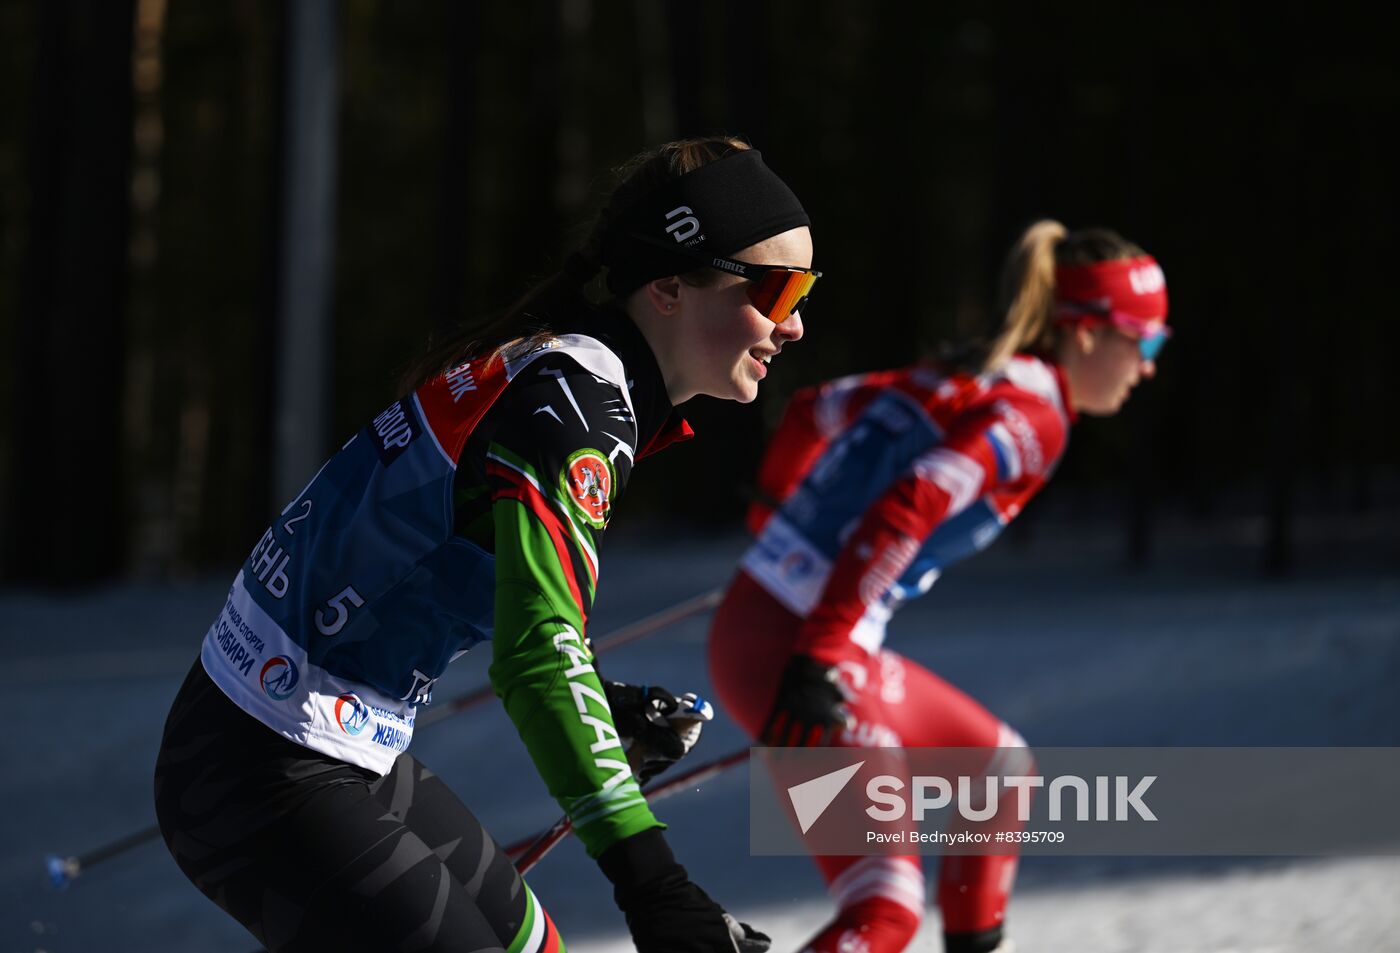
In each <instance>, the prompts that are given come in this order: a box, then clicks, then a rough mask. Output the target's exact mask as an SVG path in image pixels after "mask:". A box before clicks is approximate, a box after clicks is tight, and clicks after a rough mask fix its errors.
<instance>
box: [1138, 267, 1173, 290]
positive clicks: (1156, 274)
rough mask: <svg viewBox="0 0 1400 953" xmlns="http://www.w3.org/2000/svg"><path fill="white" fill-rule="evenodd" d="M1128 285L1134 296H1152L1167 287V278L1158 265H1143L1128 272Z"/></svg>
mask: <svg viewBox="0 0 1400 953" xmlns="http://www.w3.org/2000/svg"><path fill="white" fill-rule="evenodd" d="M1128 283H1129V284H1131V285H1132V286H1133V292H1134V293H1135V294H1140V295H1153V294H1156V293H1157V292H1159V291H1161V290H1162V289H1163V288H1165V287H1166V286H1167V276H1166V275H1164V274H1162V268H1161V266H1160V265H1145V266H1143V267H1142V268H1134V269H1132V270H1131V271H1129V272H1128Z"/></svg>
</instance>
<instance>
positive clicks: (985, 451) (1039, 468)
mask: <svg viewBox="0 0 1400 953" xmlns="http://www.w3.org/2000/svg"><path fill="white" fill-rule="evenodd" d="M1064 431H1065V428H1064V423H1063V420H1062V418H1060V416H1059V415H1058V413H1057V412H1056V411H1055V410H1054V409H1053V408H1050V407H1048V406H1046V405H1043V404H1041V405H1039V406H1038V407H1035V408H1028V407H1026V406H1024V405H1020V406H1013V405H1012V404H1010V403H1009V402H1008V401H1006V400H998V401H996V402H995V403H992V404H984V405H982V406H980V407H979V408H976V409H970V411H969V413H967V414H965V415H964V416H963V417H962V418H961V419H960V420H959V421H958V422H957V424H956V425H955V426H954V427H953V428H952V429H950V431H949V432H948V434H947V435H946V436H945V438H944V440H943V442H942V443H940V444H939V445H938V446H937V447H935V448H933V449H932V450H930V451H928V452H927V453H925V454H924V455H922V456H921V457H919V458H918V459H916V460H915V461H914V462H913V464H912V465H911V466H910V467H909V469H908V471H906V472H905V473H904V475H903V476H901V477H900V478H899V479H898V480H895V481H894V482H893V483H892V484H890V486H889V487H887V488H886V490H885V491H884V493H882V494H881V495H880V496H878V497H876V499H875V501H874V503H872V504H871V506H870V508H869V509H867V510H866V511H865V515H864V516H863V517H862V518H861V521H860V522H859V523H858V524H857V525H856V528H855V530H854V531H853V532H852V533H851V535H850V536H849V537H848V538H847V539H846V542H845V544H844V545H843V546H842V548H841V552H840V553H839V554H838V555H837V557H836V561H835V563H834V565H833V566H832V569H831V575H830V576H829V577H828V579H827V583H826V588H825V590H824V591H823V592H822V597H821V599H820V601H819V602H818V603H817V605H816V607H815V608H814V609H813V610H812V612H811V614H810V615H809V616H808V617H807V620H806V621H805V622H804V623H803V627H802V631H801V633H800V634H799V636H798V641H797V645H796V647H795V651H796V652H799V653H802V654H805V655H809V656H811V657H812V658H815V659H817V660H818V661H820V662H823V663H826V664H829V665H835V664H837V663H839V662H841V661H843V660H844V659H846V658H849V657H850V655H851V653H852V652H853V651H856V650H857V649H856V646H855V643H853V642H852V641H851V638H850V636H851V631H852V630H853V629H854V628H855V627H856V624H857V623H858V622H859V621H860V620H861V618H862V617H863V616H864V615H865V612H866V609H867V608H868V607H869V606H870V605H872V604H873V603H875V602H877V601H879V600H880V599H882V598H883V597H884V595H885V594H886V593H887V592H888V591H889V589H890V587H891V586H893V585H894V584H895V582H897V581H898V580H899V578H900V577H901V576H902V575H903V574H904V572H905V571H906V570H907V569H908V568H909V564H910V563H911V562H913V560H914V557H915V556H917V555H918V552H919V549H920V548H921V547H922V546H923V544H924V541H925V540H926V539H927V538H928V537H929V535H930V534H931V533H933V531H934V530H935V529H937V528H938V525H939V524H940V523H942V522H943V521H944V520H945V519H948V518H949V517H952V516H955V515H957V514H958V513H960V512H962V511H963V510H964V509H966V508H967V507H968V506H969V505H971V504H972V503H973V502H974V501H975V500H977V499H978V498H979V497H981V496H983V495H984V494H986V493H987V492H989V491H991V490H994V489H999V488H1009V487H1011V486H1020V485H1024V486H1032V485H1037V484H1038V483H1043V482H1044V478H1045V474H1046V473H1047V472H1048V470H1049V466H1050V465H1051V464H1053V461H1054V460H1055V459H1056V458H1057V457H1058V456H1059V453H1060V451H1061V450H1062V449H1063V446H1064ZM1008 454H1010V455H1013V456H1008Z"/></svg>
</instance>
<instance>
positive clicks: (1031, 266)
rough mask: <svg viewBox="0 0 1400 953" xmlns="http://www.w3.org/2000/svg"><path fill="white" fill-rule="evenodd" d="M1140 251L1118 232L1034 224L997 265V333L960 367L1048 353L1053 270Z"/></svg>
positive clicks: (1054, 328) (1052, 336) (1053, 333)
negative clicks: (1026, 353) (999, 318)
mask: <svg viewBox="0 0 1400 953" xmlns="http://www.w3.org/2000/svg"><path fill="white" fill-rule="evenodd" d="M1142 254H1144V252H1143V250H1142V249H1141V248H1139V247H1138V246H1137V245H1135V244H1133V243H1132V242H1130V241H1128V240H1126V239H1125V238H1123V237H1122V236H1121V235H1119V234H1118V233H1117V232H1113V231H1110V230H1109V229H1106V228H1083V229H1077V230H1075V231H1073V232H1071V231H1069V230H1067V229H1066V228H1065V226H1063V225H1061V224H1060V223H1059V222H1057V221H1055V220H1054V219H1048V218H1046V219H1041V220H1040V221H1038V222H1034V223H1032V224H1031V225H1030V227H1028V228H1027V229H1026V230H1025V231H1024V232H1022V233H1021V237H1020V238H1019V239H1017V241H1016V244H1015V245H1013V246H1012V248H1011V252H1010V253H1009V254H1008V255H1007V256H1006V262H1005V263H1004V264H1003V265H1002V271H1001V286H1000V296H999V300H998V304H997V307H998V310H999V311H1000V312H1001V313H1002V314H1003V315H1004V317H1003V319H1002V326H1001V330H1000V331H999V332H998V333H997V336H996V337H995V338H994V339H993V340H992V342H991V343H990V344H987V345H985V346H982V347H978V348H976V349H975V350H974V351H973V353H972V357H971V359H970V360H968V361H965V362H960V363H963V364H965V366H967V367H969V368H970V369H971V370H974V371H975V372H977V373H981V374H985V373H990V372H993V371H996V370H998V369H999V368H1001V366H1002V365H1004V364H1005V363H1006V362H1007V361H1009V360H1011V358H1012V356H1013V355H1015V354H1016V353H1017V352H1018V351H1035V352H1039V353H1043V354H1048V353H1051V352H1052V351H1054V349H1055V345H1056V342H1057V340H1058V337H1059V332H1060V329H1059V326H1058V325H1057V324H1056V323H1055V266H1057V265H1085V264H1091V263H1093V262H1100V261H1114V260H1117V259H1119V258H1133V257H1136V256H1138V255H1142Z"/></svg>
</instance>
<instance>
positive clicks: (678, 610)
mask: <svg viewBox="0 0 1400 953" xmlns="http://www.w3.org/2000/svg"><path fill="white" fill-rule="evenodd" d="M723 595H724V590H723V589H711V590H710V591H709V592H702V593H700V595H698V596H692V597H691V598H689V599H686V600H685V601H684V602H679V603H677V604H676V605H673V606H671V607H670V608H669V609H662V610H661V611H660V612H654V613H652V614H651V615H649V616H647V617H646V618H645V619H638V620H637V621H636V622H629V623H628V624H627V625H624V626H623V627H622V628H620V629H617V630H615V631H613V632H609V633H608V634H607V635H604V636H600V637H599V638H598V639H597V641H595V642H594V643H593V654H594V655H601V654H602V653H604V652H610V651H612V650H613V649H616V648H620V647H621V646H624V645H627V644H628V643H629V642H636V641H637V640H638V639H643V638H646V637H647V636H648V635H655V634H656V633H657V632H659V631H661V630H662V629H665V628H667V627H669V626H672V625H675V624H676V623H677V622H680V621H682V620H684V619H688V618H690V617H691V616H693V615H699V614H700V613H702V612H706V611H708V610H710V609H713V608H714V607H715V606H717V605H719V601H720V598H721V597H722V596H723ZM494 697H496V690H495V689H494V688H492V687H491V686H490V685H483V686H481V687H480V688H477V689H474V690H472V691H470V692H466V693H465V694H462V695H458V696H457V697H456V698H454V699H452V700H451V701H449V702H447V704H445V705H442V706H440V707H436V708H429V709H428V711H426V712H424V713H423V717H422V718H419V719H418V724H419V725H422V726H423V727H427V726H428V725H435V724H437V723H438V722H440V721H442V720H443V719H444V718H451V717H452V716H453V715H459V714H461V713H462V712H464V711H466V710H467V709H469V708H475V707H476V706H477V705H480V704H481V703H482V702H484V701H487V700H489V699H491V698H494Z"/></svg>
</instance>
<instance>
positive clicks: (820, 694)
mask: <svg viewBox="0 0 1400 953" xmlns="http://www.w3.org/2000/svg"><path fill="white" fill-rule="evenodd" d="M845 700H846V697H845V695H843V694H842V693H841V684H840V682H839V681H838V679H837V677H836V669H834V668H830V667H828V666H826V665H823V664H822V663H820V662H818V661H817V660H816V659H813V658H809V657H808V656H806V655H794V656H793V657H792V658H791V659H790V660H789V661H788V663H787V667H786V668H785V669H783V677H782V680H781V681H779V683H778V697H777V699H776V700H775V701H774V702H773V710H772V712H770V713H769V715H768V721H767V722H765V723H764V725H763V734H762V735H761V736H760V739H761V740H762V741H763V743H764V744H766V745H770V746H772V747H775V748H811V747H815V746H817V745H824V744H827V743H829V742H830V741H831V739H832V737H833V736H834V735H835V734H836V729H837V728H845V727H847V726H849V725H850V722H851V716H850V712H849V711H847V709H846V705H845Z"/></svg>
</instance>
